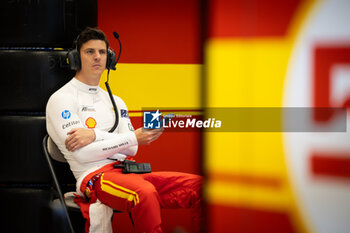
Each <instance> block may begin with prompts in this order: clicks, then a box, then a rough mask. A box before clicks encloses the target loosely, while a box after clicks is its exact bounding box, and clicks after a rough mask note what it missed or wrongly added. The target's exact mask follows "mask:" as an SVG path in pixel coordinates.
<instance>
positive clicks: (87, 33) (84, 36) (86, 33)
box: [76, 27, 109, 52]
mask: <svg viewBox="0 0 350 233" xmlns="http://www.w3.org/2000/svg"><path fill="white" fill-rule="evenodd" d="M89 40H103V41H104V42H105V43H106V49H108V48H109V42H108V39H107V37H106V35H105V34H104V33H103V31H101V30H99V29H97V28H91V27H87V28H85V29H84V30H83V31H82V32H81V33H80V34H79V36H78V38H77V41H76V45H77V50H78V52H80V49H81V47H82V46H83V44H84V43H86V42H88V41H89Z"/></svg>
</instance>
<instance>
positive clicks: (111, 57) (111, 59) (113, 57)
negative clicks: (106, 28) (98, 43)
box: [106, 49, 117, 70]
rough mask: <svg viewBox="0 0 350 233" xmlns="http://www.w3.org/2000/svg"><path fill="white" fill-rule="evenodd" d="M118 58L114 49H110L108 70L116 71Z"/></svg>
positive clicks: (108, 52) (107, 63)
mask: <svg viewBox="0 0 350 233" xmlns="http://www.w3.org/2000/svg"><path fill="white" fill-rule="evenodd" d="M116 58H117V57H116V55H115V52H114V51H113V50H112V49H108V51H107V62H106V69H111V70H116V68H115V65H116V64H115V61H116Z"/></svg>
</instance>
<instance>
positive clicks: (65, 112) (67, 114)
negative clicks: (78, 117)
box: [61, 110, 72, 119]
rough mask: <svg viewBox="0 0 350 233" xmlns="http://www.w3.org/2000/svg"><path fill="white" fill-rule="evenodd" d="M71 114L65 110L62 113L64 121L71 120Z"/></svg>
mask: <svg viewBox="0 0 350 233" xmlns="http://www.w3.org/2000/svg"><path fill="white" fill-rule="evenodd" d="M71 115H72V114H71V113H70V111H68V110H64V111H63V112H62V113H61V116H62V118H63V119H69V118H70V117H71Z"/></svg>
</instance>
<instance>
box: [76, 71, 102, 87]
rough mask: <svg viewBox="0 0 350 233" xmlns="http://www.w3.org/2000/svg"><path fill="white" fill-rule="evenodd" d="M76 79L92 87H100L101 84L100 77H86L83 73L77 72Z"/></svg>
mask: <svg viewBox="0 0 350 233" xmlns="http://www.w3.org/2000/svg"><path fill="white" fill-rule="evenodd" d="M75 78H76V79H77V80H79V81H80V82H82V83H85V84H87V85H90V86H98V85H99V82H100V78H101V76H100V75H86V74H84V73H82V72H81V71H77V73H76V75H75Z"/></svg>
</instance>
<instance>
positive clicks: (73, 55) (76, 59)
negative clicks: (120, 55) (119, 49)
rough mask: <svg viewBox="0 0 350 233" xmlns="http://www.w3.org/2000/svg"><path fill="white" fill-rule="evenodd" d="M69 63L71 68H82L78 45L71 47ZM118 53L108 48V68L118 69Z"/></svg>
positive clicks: (68, 56) (68, 55)
mask: <svg viewBox="0 0 350 233" xmlns="http://www.w3.org/2000/svg"><path fill="white" fill-rule="evenodd" d="M67 63H68V65H69V68H70V69H71V70H80V69H81V60H80V53H79V52H78V49H77V47H75V49H71V50H69V51H68V53H67ZM115 65H116V55H115V52H114V51H113V50H112V49H108V50H107V62H106V69H108V70H109V69H111V70H116V67H115Z"/></svg>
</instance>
